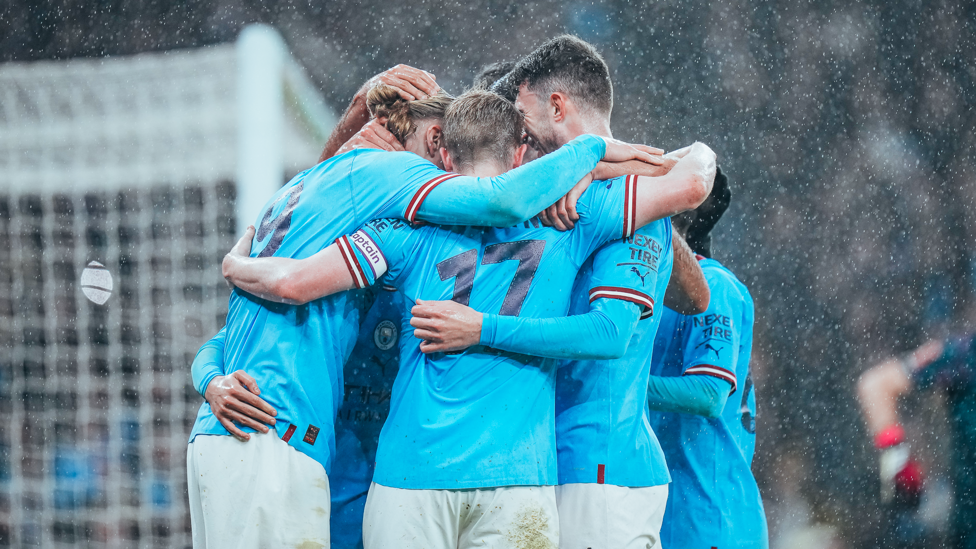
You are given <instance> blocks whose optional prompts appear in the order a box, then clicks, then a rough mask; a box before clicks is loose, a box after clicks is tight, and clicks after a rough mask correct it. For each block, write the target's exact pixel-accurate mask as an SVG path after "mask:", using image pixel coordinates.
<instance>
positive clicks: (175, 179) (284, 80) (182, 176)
mask: <svg viewBox="0 0 976 549" xmlns="http://www.w3.org/2000/svg"><path fill="white" fill-rule="evenodd" d="M334 123H335V116H334V115H333V114H332V113H331V112H330V110H329V109H328V108H327V107H326V106H325V104H324V102H323V101H322V98H321V96H320V94H319V93H317V92H316V90H315V88H314V86H313V85H312V84H311V83H310V81H309V79H308V77H307V76H306V75H305V73H304V71H303V70H302V68H301V66H300V65H299V64H298V63H297V62H296V61H295V60H294V59H293V58H291V56H290V55H289V54H288V50H287V47H286V46H285V43H284V41H283V40H282V39H281V38H280V36H278V35H277V33H276V32H275V31H274V30H273V29H271V28H269V27H263V26H257V27H248V28H246V29H245V30H244V31H243V32H242V33H241V36H240V37H239V39H238V41H237V42H236V43H231V44H222V45H217V46H210V47H205V48H199V49H193V50H177V51H171V52H165V53H147V54H139V55H134V56H127V57H114V58H102V59H76V60H68V61H39V62H32V63H6V64H0V239H2V240H3V242H4V244H3V245H2V246H0V418H2V420H3V421H0V545H4V544H7V545H13V546H37V547H75V546H80V545H84V546H89V547H130V546H153V547H188V546H189V545H190V537H189V529H190V525H189V514H188V510H187V499H186V472H185V456H186V445H187V439H188V435H189V431H190V427H191V426H192V424H193V421H194V419H195V416H196V412H197V409H198V408H199V405H200V404H201V402H202V398H201V397H200V396H199V395H198V394H197V393H196V391H195V390H194V389H193V387H192V385H191V382H190V373H189V366H190V363H191V361H192V359H193V356H194V354H195V353H196V350H197V349H198V348H199V346H200V345H201V344H202V343H203V342H204V341H206V340H207V339H208V338H209V337H211V336H212V335H213V334H214V333H216V331H217V330H218V329H219V328H220V327H221V326H222V325H223V322H224V316H225V314H226V310H227V297H228V290H227V287H226V285H225V283H224V281H223V279H222V277H221V275H220V267H219V266H220V260H221V258H222V257H223V255H224V253H226V251H227V250H228V249H230V247H231V246H232V245H233V243H234V242H235V240H236V238H237V235H238V234H239V233H240V232H241V228H242V227H243V226H246V225H247V224H249V223H251V222H253V220H254V219H255V218H256V217H257V214H258V211H259V210H260V207H261V205H263V204H264V202H265V201H266V200H267V199H268V197H270V195H271V194H272V193H273V192H274V191H275V190H276V189H277V188H278V187H280V186H281V185H282V184H283V183H284V182H285V177H286V176H287V175H290V174H294V173H296V172H298V171H300V170H302V169H305V168H307V167H310V166H312V165H313V164H314V163H315V161H316V160H317V158H318V156H319V153H320V151H321V148H322V146H323V145H324V142H325V136H326V135H327V133H328V132H329V130H330V129H331V126H332V125H333V124H334ZM99 301H101V302H102V303H99Z"/></svg>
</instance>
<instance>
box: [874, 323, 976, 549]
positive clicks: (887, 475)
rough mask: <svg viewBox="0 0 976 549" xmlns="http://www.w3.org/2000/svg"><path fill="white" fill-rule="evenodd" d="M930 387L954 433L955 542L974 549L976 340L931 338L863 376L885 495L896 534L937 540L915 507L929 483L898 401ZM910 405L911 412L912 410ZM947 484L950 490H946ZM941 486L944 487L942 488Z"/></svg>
mask: <svg viewBox="0 0 976 549" xmlns="http://www.w3.org/2000/svg"><path fill="white" fill-rule="evenodd" d="M929 388H932V389H934V390H936V391H938V392H940V393H942V394H943V395H944V397H945V402H946V405H947V407H948V410H947V411H948V415H949V423H948V426H949V427H948V432H949V434H950V436H951V441H950V448H951V453H950V455H949V456H948V458H949V472H950V476H949V481H950V486H951V490H952V494H953V496H954V497H953V510H952V517H951V519H950V524H949V539H950V543H949V547H952V548H954V549H973V548H976V524H974V521H973V517H976V468H974V466H973V464H974V463H976V338H974V337H973V336H972V335H967V336H960V337H952V338H949V339H947V340H942V339H937V340H931V341H929V342H927V343H925V344H924V345H922V346H921V347H919V348H918V349H915V350H914V351H911V352H908V353H905V354H904V355H902V356H901V357H898V358H894V359H889V360H886V361H884V362H881V363H879V364H877V365H875V366H873V367H871V368H870V369H868V370H867V371H866V372H864V374H862V375H861V378H860V380H859V381H858V386H857V390H858V397H859V398H860V403H861V410H862V413H863V414H864V418H865V420H866V422H867V425H868V429H869V430H870V431H871V434H872V435H873V437H874V446H875V448H877V449H878V454H879V465H878V470H879V473H880V481H881V484H880V492H879V495H880V500H881V503H882V504H883V505H885V506H886V507H887V508H888V509H889V511H890V513H891V515H892V516H891V518H890V519H891V525H890V527H891V529H892V533H891V537H893V538H895V539H896V540H897V541H902V542H905V543H922V544H925V545H926V546H927V545H928V544H929V543H932V541H931V540H929V539H928V537H929V536H928V532H926V525H925V524H924V521H923V520H922V517H920V516H918V514H917V512H916V509H917V508H918V507H919V504H920V503H921V502H922V499H923V490H931V489H932V488H930V487H927V486H926V482H925V473H924V470H923V466H922V464H921V463H919V461H918V459H917V457H916V456H915V455H914V454H913V453H912V449H911V446H910V445H909V440H910V437H908V436H907V435H906V432H905V428H904V427H902V424H903V421H902V420H901V419H900V417H899V416H900V414H899V413H898V404H899V399H900V398H901V397H903V396H906V395H908V394H909V393H911V392H912V391H920V390H925V389H929ZM915 411H916V410H915V409H914V408H912V409H910V411H909V415H911V414H912V413H914V412H915ZM943 488H944V487H943ZM936 490H938V488H936Z"/></svg>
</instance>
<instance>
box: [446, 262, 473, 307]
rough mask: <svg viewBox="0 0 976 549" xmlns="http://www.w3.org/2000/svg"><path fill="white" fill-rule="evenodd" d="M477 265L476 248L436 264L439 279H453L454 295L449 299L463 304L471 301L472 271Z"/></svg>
mask: <svg viewBox="0 0 976 549" xmlns="http://www.w3.org/2000/svg"><path fill="white" fill-rule="evenodd" d="M477 267H478V250H468V251H466V252H463V253H459V254H458V255H456V256H454V257H449V258H447V259H445V260H444V261H441V262H440V263H438V264H437V274H438V275H440V277H441V280H448V279H450V278H453V279H454V296H453V297H452V298H451V301H455V302H457V303H460V304H461V305H465V306H467V304H468V302H469V301H471V286H472V285H473V284H474V271H475V269H476V268H477Z"/></svg>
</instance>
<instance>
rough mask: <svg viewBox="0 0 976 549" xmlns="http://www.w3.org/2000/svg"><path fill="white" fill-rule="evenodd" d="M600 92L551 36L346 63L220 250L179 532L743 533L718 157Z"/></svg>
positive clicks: (682, 540) (723, 547)
mask: <svg viewBox="0 0 976 549" xmlns="http://www.w3.org/2000/svg"><path fill="white" fill-rule="evenodd" d="M612 105H613V92H612V85H611V81H610V75H609V70H608V68H607V66H606V63H605V62H604V61H603V59H602V57H601V56H600V55H599V54H598V53H597V52H596V50H595V49H594V48H593V47H592V46H590V45H589V44H587V43H585V42H583V41H581V40H579V39H577V38H575V37H571V36H560V37H557V38H554V39H552V40H549V41H547V42H546V43H544V44H542V45H541V46H539V47H538V48H537V49H536V50H535V51H533V52H532V53H531V54H530V55H528V56H526V57H525V58H523V59H521V60H520V61H518V62H517V63H512V64H508V65H502V64H499V65H495V66H492V67H489V68H487V69H486V70H485V71H483V73H482V74H481V75H479V77H478V80H477V81H476V83H475V86H474V87H473V88H472V89H471V90H469V91H467V92H465V93H464V94H462V95H460V96H458V97H456V98H454V97H451V96H450V95H448V94H447V93H445V92H444V91H443V90H440V89H439V87H438V86H437V84H436V81H435V80H434V78H433V76H432V75H430V74H429V73H427V72H424V71H421V70H418V69H414V68H411V67H406V66H397V67H394V68H393V69H391V70H389V71H386V72H384V73H382V74H380V75H378V76H377V77H375V78H374V79H372V80H371V81H370V82H367V83H366V85H364V86H363V88H362V89H361V91H360V92H359V93H358V94H357V95H356V97H355V98H354V99H353V102H352V104H351V105H350V107H349V109H348V110H347V112H346V114H345V116H344V117H343V118H342V120H341V121H340V122H339V124H338V126H337V128H336V129H335V131H334V132H333V135H332V136H331V137H330V139H329V142H328V143H327V145H326V148H325V151H324V152H323V155H322V158H320V162H319V164H317V165H316V166H314V167H312V168H310V169H308V170H306V171H304V172H302V173H300V174H298V175H297V176H295V177H294V178H293V179H292V180H291V181H290V182H289V183H287V184H286V185H285V186H284V187H283V188H282V189H281V190H280V191H279V192H277V193H276V194H275V196H273V197H272V198H271V200H270V201H269V202H268V204H267V206H266V207H265V211H263V212H262V213H261V214H260V216H259V219H257V220H256V223H255V227H256V228H255V227H252V228H249V229H248V231H247V233H246V234H245V235H244V237H243V238H242V239H241V240H240V241H239V242H238V244H237V245H236V246H235V248H234V249H233V250H232V251H231V252H230V253H229V254H228V255H227V257H226V258H225V260H224V264H223V272H224V276H225V277H226V278H227V280H228V281H229V282H230V283H231V284H232V285H233V286H234V291H233V292H232V294H231V297H230V305H229V311H228V314H227V323H226V326H225V327H224V328H223V329H222V330H221V331H220V332H219V333H218V334H217V335H216V336H215V337H214V338H213V339H211V340H210V341H209V342H207V343H206V344H205V345H204V346H203V347H202V348H201V350H200V352H199V353H198V354H197V357H196V359H195V360H194V363H193V367H192V377H193V383H194V386H195V387H196V389H197V390H198V391H199V392H200V394H201V395H203V396H204V398H205V399H206V402H205V403H204V404H203V405H202V406H201V408H200V411H199V414H198V416H197V419H196V422H195V424H194V427H193V431H192V434H191V436H190V443H189V447H188V450H187V478H188V484H189V498H190V509H191V521H192V530H193V543H194V547H198V548H204V547H206V548H218V547H303V548H312V547H330V546H331V547H343V548H345V547H357V546H364V547H366V548H367V549H380V548H418V549H419V548H427V549H441V548H443V549H448V548H450V549H455V548H467V547H494V548H504V547H511V548H544V547H551V548H556V547H563V548H580V549H586V548H593V549H597V548H600V549H611V548H613V549H616V548H628V549H629V548H634V549H638V548H639V549H648V548H658V547H668V548H675V549H698V548H701V549H708V548H716V547H717V548H719V549H731V548H740V547H741V548H765V547H767V531H766V521H765V516H764V511H763V506H762V501H761V499H760V495H759V491H758V488H757V486H756V483H755V480H754V478H753V476H752V473H751V471H750V465H751V461H752V456H753V450H754V446H755V410H756V403H755V394H754V391H753V388H752V381H751V377H750V375H749V357H750V352H751V346H752V324H753V303H752V299H751V297H750V295H749V292H748V290H747V289H746V288H745V286H744V285H743V284H742V283H741V282H739V280H738V279H736V277H735V276H734V275H733V274H732V273H731V272H730V271H729V270H728V269H726V268H725V267H723V266H722V265H721V264H720V263H719V262H717V261H715V260H713V259H710V258H709V256H710V253H709V243H710V236H709V233H710V231H711V230H712V227H713V226H714V225H715V223H716V222H717V221H718V219H719V217H720V216H721V215H722V213H723V212H724V210H725V209H726V208H727V206H728V204H729V198H730V193H729V190H728V183H727V180H726V178H725V176H724V175H722V174H721V172H720V171H717V167H716V157H715V154H714V153H713V152H712V151H711V149H709V148H708V147H707V146H705V145H703V144H701V143H695V144H693V145H691V146H688V147H685V148H683V149H679V150H677V151H674V152H672V153H668V154H666V155H665V154H663V151H660V150H657V149H653V148H651V147H647V146H643V145H630V144H626V143H622V142H620V141H617V140H614V139H612V137H611V135H610V129H609V127H610V113H611V109H612ZM540 212H541V213H540ZM686 241H687V244H686V243H685V242H686ZM689 244H690V248H689ZM692 250H693V251H692ZM695 252H697V255H696V253H695ZM669 485H670V487H669Z"/></svg>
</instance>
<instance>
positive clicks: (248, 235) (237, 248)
mask: <svg viewBox="0 0 976 549" xmlns="http://www.w3.org/2000/svg"><path fill="white" fill-rule="evenodd" d="M253 240H254V225H248V226H247V230H245V231H244V236H242V237H241V239H240V240H238V241H237V244H234V247H233V248H231V249H230V251H229V252H227V255H225V256H224V261H223V262H222V263H221V265H220V267H221V271H222V272H223V275H224V280H226V281H227V285H228V286H230V287H231V288H233V287H234V281H233V280H232V278H233V274H234V266H235V264H236V261H237V260H238V259H240V258H244V257H249V256H250V255H251V242H252V241H253Z"/></svg>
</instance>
